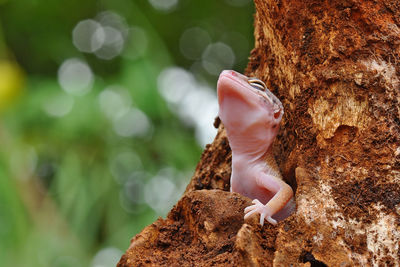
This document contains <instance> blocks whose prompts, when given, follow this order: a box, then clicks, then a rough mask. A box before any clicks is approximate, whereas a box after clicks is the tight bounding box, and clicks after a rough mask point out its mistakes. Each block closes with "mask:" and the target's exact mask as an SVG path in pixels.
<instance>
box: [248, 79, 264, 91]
mask: <svg viewBox="0 0 400 267" xmlns="http://www.w3.org/2000/svg"><path fill="white" fill-rule="evenodd" d="M247 82H248V83H249V84H250V85H251V86H252V87H253V88H255V89H257V90H260V91H265V89H266V88H267V86H266V85H265V83H264V82H263V81H261V80H260V79H257V78H254V77H251V78H249V79H248V80H247Z"/></svg>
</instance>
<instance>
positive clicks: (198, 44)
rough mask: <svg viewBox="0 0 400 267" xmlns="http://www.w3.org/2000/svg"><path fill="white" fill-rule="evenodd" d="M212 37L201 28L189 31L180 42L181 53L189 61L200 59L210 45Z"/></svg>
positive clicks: (184, 33)
mask: <svg viewBox="0 0 400 267" xmlns="http://www.w3.org/2000/svg"><path fill="white" fill-rule="evenodd" d="M210 42H211V38H210V35H209V34H208V33H207V32H206V31H205V30H203V29H201V28H199V27H194V28H190V29H187V30H186V31H184V32H183V34H182V36H181V38H180V40H179V48H180V50H181V53H182V54H183V55H184V56H185V57H187V58H188V59H192V60H195V59H199V58H201V54H202V53H203V51H204V49H205V48H206V47H207V46H208V45H209V44H210Z"/></svg>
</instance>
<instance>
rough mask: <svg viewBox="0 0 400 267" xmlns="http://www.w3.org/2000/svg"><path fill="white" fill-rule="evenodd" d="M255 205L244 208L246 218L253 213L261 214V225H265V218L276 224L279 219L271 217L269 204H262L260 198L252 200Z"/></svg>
mask: <svg viewBox="0 0 400 267" xmlns="http://www.w3.org/2000/svg"><path fill="white" fill-rule="evenodd" d="M252 203H253V205H251V206H248V207H247V208H245V209H244V213H245V215H244V219H247V218H249V217H250V216H251V215H253V214H255V213H259V214H260V224H261V226H263V225H264V219H267V221H268V222H269V223H271V224H276V223H277V221H276V220H274V219H272V217H271V215H272V214H271V211H270V209H269V207H267V205H264V204H262V203H261V202H260V201H259V200H258V199H254V200H253V201H252Z"/></svg>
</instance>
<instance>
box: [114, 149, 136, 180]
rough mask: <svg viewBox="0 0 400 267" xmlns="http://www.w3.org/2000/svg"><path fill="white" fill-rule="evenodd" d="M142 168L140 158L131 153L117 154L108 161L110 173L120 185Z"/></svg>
mask: <svg viewBox="0 0 400 267" xmlns="http://www.w3.org/2000/svg"><path fill="white" fill-rule="evenodd" d="M142 168H143V166H142V161H141V159H140V157H139V156H138V155H137V154H136V153H135V152H133V151H122V152H119V153H118V154H116V155H115V156H114V157H112V159H111V161H110V172H111V174H112V175H113V176H114V178H115V180H116V181H117V182H118V183H120V184H124V183H125V182H126V181H127V180H128V179H130V177H131V176H132V175H133V174H134V173H136V172H137V171H140V170H141V169H142Z"/></svg>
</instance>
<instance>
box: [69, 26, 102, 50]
mask: <svg viewBox="0 0 400 267" xmlns="http://www.w3.org/2000/svg"><path fill="white" fill-rule="evenodd" d="M101 30H102V28H101V25H100V23H98V22H97V21H95V20H92V19H86V20H82V21H80V22H79V23H78V24H77V25H76V26H75V28H74V29H73V31H72V42H73V43H74V45H75V47H76V48H77V49H78V50H79V51H81V52H86V53H92V52H94V51H96V50H97V49H99V48H100V47H101V46H102V45H103V43H104V33H103V34H102V35H101V34H100V32H101Z"/></svg>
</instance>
